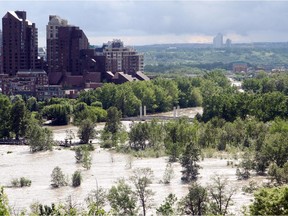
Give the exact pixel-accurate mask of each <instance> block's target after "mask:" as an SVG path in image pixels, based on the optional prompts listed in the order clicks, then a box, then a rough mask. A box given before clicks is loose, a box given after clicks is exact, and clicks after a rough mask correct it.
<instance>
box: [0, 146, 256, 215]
mask: <svg viewBox="0 0 288 216" xmlns="http://www.w3.org/2000/svg"><path fill="white" fill-rule="evenodd" d="M8 151H12V153H7V152H8ZM92 154H93V161H92V167H91V169H90V170H84V169H83V168H82V167H81V165H79V164H76V163H75V157H74V156H75V154H74V151H72V150H68V149H61V150H60V149H55V150H54V151H51V152H40V153H36V154H31V153H30V152H29V147H28V146H1V148H0V155H1V157H0V167H1V174H0V175H1V176H0V184H1V185H6V186H7V185H10V184H11V183H10V182H11V180H12V179H13V178H19V177H22V176H24V177H27V178H29V179H31V180H32V185H31V187H25V188H6V189H5V192H6V193H7V195H8V198H9V203H10V205H11V206H12V207H14V208H15V209H22V208H27V209H29V206H30V204H31V203H34V202H36V201H38V202H40V203H44V204H50V203H52V202H61V201H62V202H64V201H65V200H66V198H67V197H68V196H70V195H71V196H72V200H74V201H75V202H77V203H78V204H81V203H83V200H84V199H85V198H86V197H87V194H88V193H89V192H90V191H91V190H93V189H95V188H96V181H97V183H98V185H99V186H101V187H103V188H105V189H109V188H110V187H111V185H113V184H114V182H115V181H116V180H117V179H118V178H120V177H124V178H128V177H129V176H131V173H132V169H133V168H136V167H143V168H144V167H150V168H151V169H152V170H153V172H154V179H153V184H152V185H151V189H152V190H153V191H154V192H155V196H154V199H155V203H156V206H159V205H160V204H161V203H162V201H163V200H164V198H165V197H166V196H167V195H168V194H169V193H174V194H176V195H177V197H178V198H180V197H182V196H184V195H186V194H187V192H188V185H186V184H182V183H181V180H180V178H181V172H180V171H181V166H180V165H179V164H178V163H175V164H173V169H174V172H175V176H174V178H173V179H172V182H171V184H169V185H164V184H161V183H160V181H161V180H162V179H163V174H164V170H165V166H166V163H167V158H165V157H163V158H149V159H147V158H145V159H144V158H143V159H140V158H138V159H135V160H134V161H133V162H132V169H128V168H127V163H128V161H129V159H128V156H127V155H123V154H117V153H111V152H109V151H107V150H103V149H100V148H99V147H98V148H96V150H95V151H94V152H93V153H92ZM200 165H201V166H202V167H203V168H202V169H201V170H200V178H199V180H198V181H199V182H200V183H201V184H202V185H207V184H208V183H209V182H210V178H211V177H212V176H213V175H215V174H220V175H223V176H224V177H226V178H227V179H228V181H227V184H228V185H229V187H231V188H232V187H233V188H236V189H237V193H236V194H235V195H234V197H233V199H234V206H232V207H231V209H232V210H233V212H237V215H238V213H240V209H241V206H242V205H247V204H248V203H249V202H250V199H251V196H250V195H246V194H243V193H242V192H241V187H242V186H243V182H242V181H237V180H236V176H235V168H232V167H229V166H227V161H226V160H225V159H223V160H221V159H204V160H203V161H201V163H200ZM55 166H59V167H60V168H61V169H62V170H63V172H64V173H65V174H67V175H68V176H70V177H71V175H72V173H73V172H74V171H75V170H77V169H80V170H82V175H83V182H82V184H81V186H80V187H79V188H73V187H71V186H67V187H62V188H59V189H52V188H51V186H50V183H51V182H50V180H51V177H50V175H51V173H52V170H53V168H54V167H55ZM247 183H248V182H246V183H245V182H244V184H247Z"/></svg>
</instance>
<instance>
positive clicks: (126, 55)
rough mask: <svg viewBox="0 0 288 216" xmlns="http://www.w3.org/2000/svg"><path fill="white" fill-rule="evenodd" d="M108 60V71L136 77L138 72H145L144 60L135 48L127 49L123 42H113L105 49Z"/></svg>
mask: <svg viewBox="0 0 288 216" xmlns="http://www.w3.org/2000/svg"><path fill="white" fill-rule="evenodd" d="M103 53H104V55H105V59H106V71H111V72H112V73H116V72H124V73H126V74H129V75H132V76H134V75H135V74H136V72H137V71H141V72H143V71H144V58H143V55H142V54H138V53H137V52H136V51H135V50H134V49H133V48H131V47H125V46H124V44H123V42H122V41H121V40H113V41H112V42H111V41H110V42H108V44H107V45H106V46H105V48H104V49H103Z"/></svg>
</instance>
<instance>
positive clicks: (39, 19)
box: [0, 0, 288, 47]
mask: <svg viewBox="0 0 288 216" xmlns="http://www.w3.org/2000/svg"><path fill="white" fill-rule="evenodd" d="M15 2H17V4H16V7H15ZM287 9H288V1H257V0H254V1H235V0H229V1H216V0H214V1H213V0H210V1H207V0H204V1H203V0H202V1H200V0H198V1H194V0H192V1H191V0H190V1H189V0H185V1H184V0H181V1H180V0H179V1H177V0H175V1H169V0H168V1H167V0H166V1H145V2H144V1H139V0H130V1H124V0H113V1H99V0H94V1H93V0H89V1H85V0H84V1H75V0H74V1H66V0H60V1H44V0H40V1H19V0H18V1H13V0H12V1H11V0H10V1H5V0H1V1H0V13H1V17H3V16H4V15H5V14H6V12H7V11H15V10H23V11H27V14H29V16H28V18H29V20H30V21H31V22H34V23H35V24H36V27H37V28H38V35H39V46H40V47H41V46H46V25H47V23H48V21H49V15H59V16H60V17H62V18H63V19H67V20H69V23H70V24H71V25H75V26H79V27H80V28H81V29H83V31H84V32H85V33H86V35H87V37H88V39H89V42H90V44H93V45H101V44H103V43H106V42H107V41H111V40H113V39H115V38H119V39H121V40H122V41H124V42H125V44H127V45H148V44H159V43H210V44H212V42H213V37H215V35H217V33H219V32H221V33H222V34H223V36H224V39H226V38H230V39H231V40H232V41H233V43H242V42H245V43H249V42H286V41H288V26H287V25H286V26H285V25H281V22H283V20H285V19H286V18H287V16H288V15H287V12H286V11H287ZM156 21H157V22H156ZM0 29H1V30H2V26H1V28H0Z"/></svg>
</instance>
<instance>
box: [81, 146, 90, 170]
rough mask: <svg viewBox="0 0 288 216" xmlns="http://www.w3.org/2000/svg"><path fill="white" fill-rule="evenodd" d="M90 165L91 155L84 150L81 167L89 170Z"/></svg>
mask: <svg viewBox="0 0 288 216" xmlns="http://www.w3.org/2000/svg"><path fill="white" fill-rule="evenodd" d="M91 165H92V156H91V153H90V152H89V151H88V150H87V149H85V150H84V151H83V160H82V166H83V167H84V168H85V169H87V170H89V169H90V168H91Z"/></svg>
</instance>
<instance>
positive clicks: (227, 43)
mask: <svg viewBox="0 0 288 216" xmlns="http://www.w3.org/2000/svg"><path fill="white" fill-rule="evenodd" d="M231 44H232V41H231V39H229V38H227V40H226V43H225V46H226V47H227V48H231Z"/></svg>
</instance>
